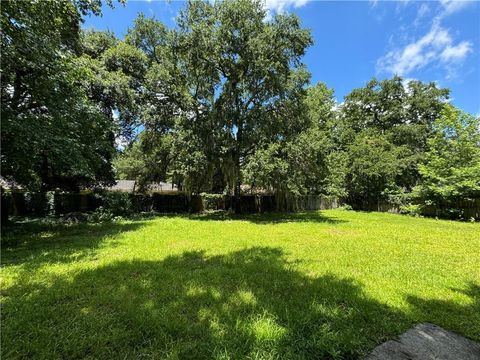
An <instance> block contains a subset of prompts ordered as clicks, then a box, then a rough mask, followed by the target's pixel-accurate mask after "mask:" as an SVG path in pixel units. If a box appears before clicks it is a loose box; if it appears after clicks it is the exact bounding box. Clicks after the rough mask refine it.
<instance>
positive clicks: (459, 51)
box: [441, 41, 473, 62]
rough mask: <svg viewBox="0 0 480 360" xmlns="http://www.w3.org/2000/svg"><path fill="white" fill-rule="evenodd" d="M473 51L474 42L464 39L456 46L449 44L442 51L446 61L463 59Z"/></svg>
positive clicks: (442, 57)
mask: <svg viewBox="0 0 480 360" xmlns="http://www.w3.org/2000/svg"><path fill="white" fill-rule="evenodd" d="M472 51H473V50H472V43H471V42H469V41H462V42H461V43H459V44H458V45H456V46H447V47H446V48H445V49H444V50H443V51H442V54H441V59H442V61H444V62H454V61H462V60H463V59H464V58H465V57H466V56H467V55H468V53H470V52H472Z"/></svg>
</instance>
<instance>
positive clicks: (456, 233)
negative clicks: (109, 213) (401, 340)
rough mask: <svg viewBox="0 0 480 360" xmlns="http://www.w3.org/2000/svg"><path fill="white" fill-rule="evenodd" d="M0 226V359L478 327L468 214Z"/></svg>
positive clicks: (292, 344)
mask: <svg viewBox="0 0 480 360" xmlns="http://www.w3.org/2000/svg"><path fill="white" fill-rule="evenodd" d="M9 231H10V232H7V233H5V234H4V236H3V239H2V240H3V242H4V244H5V245H6V246H4V248H3V251H2V264H3V268H2V322H1V331H2V332H1V345H2V355H3V356H2V358H4V359H15V358H28V359H32V358H48V359H54V358H63V359H75V358H90V359H133V358H158V359H163V358H165V359H177V358H181V359H230V358H235V359H322V358H327V359H330V358H358V357H362V356H364V355H365V354H366V353H368V352H369V351H370V350H371V349H372V348H373V347H375V346H376V345H377V344H379V343H381V342H383V341H385V340H388V339H392V338H394V337H395V336H397V335H399V334H400V333H401V332H403V331H405V330H407V329H408V328H410V327H411V326H412V325H414V324H416V323H419V322H425V321H428V322H432V323H435V324H438V325H440V326H442V327H445V328H447V329H450V330H453V331H455V332H458V333H460V334H462V335H464V336H467V337H469V338H472V339H474V340H477V341H480V224H478V223H477V224H470V223H459V222H451V221H441V220H434V219H420V218H411V217H406V216H401V215H393V214H381V213H360V212H351V211H334V210H331V211H322V212H309V213H301V214H291V215H279V214H276V215H275V214H268V215H252V216H247V217H243V218H222V217H221V216H215V215H214V216H211V215H210V216H209V215H203V216H200V215H196V216H194V215H192V216H168V217H157V218H154V219H151V220H143V221H125V222H120V223H110V224H99V225H87V224H83V225H74V226H69V227H65V226H63V227H62V226H50V227H48V226H39V225H35V224H30V225H23V227H21V228H18V226H17V228H16V229H13V230H9ZM12 231H13V232H12Z"/></svg>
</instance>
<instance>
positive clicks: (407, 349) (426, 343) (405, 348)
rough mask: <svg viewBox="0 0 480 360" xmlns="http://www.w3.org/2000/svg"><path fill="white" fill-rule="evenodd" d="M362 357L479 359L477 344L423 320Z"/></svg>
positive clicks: (376, 359)
mask: <svg viewBox="0 0 480 360" xmlns="http://www.w3.org/2000/svg"><path fill="white" fill-rule="evenodd" d="M365 360H480V344H479V343H477V342H475V341H472V340H469V339H467V338H464V337H463V336H460V335H457V334H455V333H452V332H450V331H447V330H445V329H442V328H441V327H439V326H436V325H433V324H428V323H424V324H419V325H417V326H415V327H414V328H413V329H410V330H408V331H407V332H405V333H403V334H402V335H401V336H400V338H399V339H398V340H391V341H387V342H385V343H383V344H381V345H379V346H377V347H376V348H375V349H374V350H373V352H372V353H371V354H370V355H369V356H367V358H366V359H365Z"/></svg>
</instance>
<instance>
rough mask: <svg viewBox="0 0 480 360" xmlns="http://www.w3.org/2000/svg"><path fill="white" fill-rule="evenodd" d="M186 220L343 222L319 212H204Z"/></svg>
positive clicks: (190, 216)
mask: <svg viewBox="0 0 480 360" xmlns="http://www.w3.org/2000/svg"><path fill="white" fill-rule="evenodd" d="M186 217H187V218H189V219H193V220H201V221H223V220H242V221H249V222H252V223H255V224H260V225H261V224H280V223H289V222H313V223H329V224H337V223H344V222H346V221H345V220H342V219H338V218H336V217H333V216H327V215H325V214H323V213H322V212H320V211H305V212H292V213H268V212H266V213H257V214H233V213H229V212H226V211H215V212H206V213H201V214H189V215H186Z"/></svg>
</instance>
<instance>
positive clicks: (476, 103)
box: [83, 0, 480, 115]
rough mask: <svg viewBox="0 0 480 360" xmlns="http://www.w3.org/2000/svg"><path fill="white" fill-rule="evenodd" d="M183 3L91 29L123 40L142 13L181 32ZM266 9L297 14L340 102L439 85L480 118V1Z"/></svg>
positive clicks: (149, 7) (125, 12)
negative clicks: (364, 89) (404, 83)
mask: <svg viewBox="0 0 480 360" xmlns="http://www.w3.org/2000/svg"><path fill="white" fill-rule="evenodd" d="M185 4H186V3H185V2H183V1H170V2H165V1H155V0H152V1H132V0H130V1H127V3H126V5H125V6H121V5H120V6H119V5H117V6H116V7H115V9H113V10H112V9H110V8H108V7H105V8H104V14H103V16H102V17H94V16H90V17H86V18H85V23H84V25H83V26H84V27H85V28H96V29H100V30H107V29H108V30H111V31H113V32H114V33H115V34H116V35H117V36H119V37H123V36H124V35H125V33H126V31H127V29H128V28H129V27H131V26H132V24H133V21H134V19H135V17H136V16H137V14H138V13H139V12H143V13H144V14H145V15H147V16H155V17H156V18H157V19H158V20H160V21H162V22H164V23H165V24H166V25H168V26H171V27H173V26H174V24H175V23H174V19H175V16H176V14H177V13H178V11H179V9H181V8H183V7H184V6H185ZM265 6H266V8H267V9H268V10H269V12H270V13H271V14H273V13H275V12H293V13H295V14H297V15H298V16H299V17H300V18H301V20H302V24H303V26H304V27H307V28H309V29H310V30H311V31H312V35H313V38H314V41H315V44H314V45H313V46H312V47H311V48H309V50H308V52H307V55H306V56H305V58H304V62H305V63H306V64H307V66H308V68H309V70H310V72H311V73H312V83H316V82H318V81H323V82H325V83H326V84H327V85H328V86H329V87H332V88H334V89H335V94H336V97H337V101H338V102H342V100H343V97H344V96H345V95H346V94H348V93H349V92H350V91H351V90H352V89H354V88H356V87H361V86H364V85H365V83H366V82H367V81H368V80H369V79H371V78H372V77H377V78H379V79H382V78H388V77H391V76H392V75H393V74H394V73H397V74H399V75H402V76H403V77H405V78H407V79H419V80H422V81H436V82H437V83H438V84H439V85H440V86H442V87H448V88H450V89H451V97H452V103H453V104H455V105H456V106H458V107H460V108H462V109H463V110H465V111H467V112H470V113H472V114H475V115H480V2H479V1H451V0H443V1H438V2H437V1H425V2H422V1H411V0H410V1H309V0H266V3H265Z"/></svg>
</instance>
